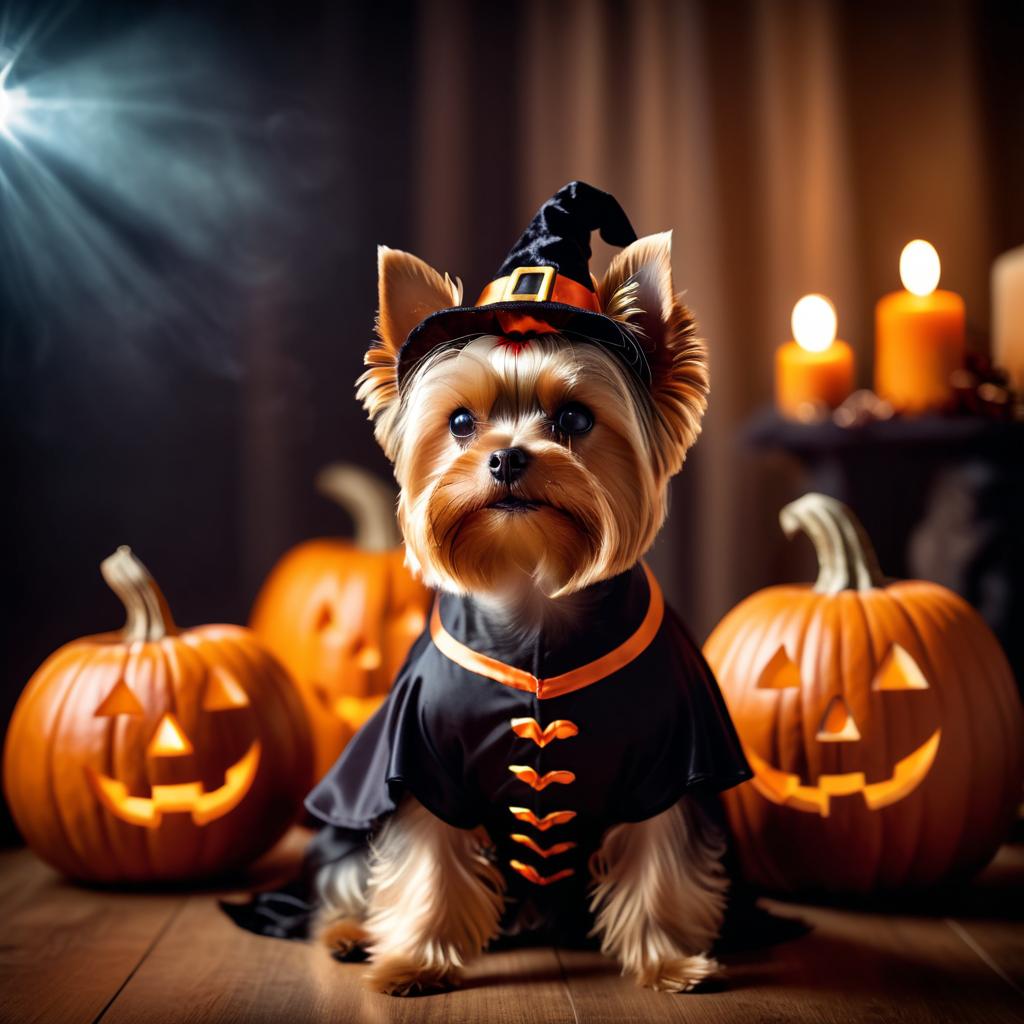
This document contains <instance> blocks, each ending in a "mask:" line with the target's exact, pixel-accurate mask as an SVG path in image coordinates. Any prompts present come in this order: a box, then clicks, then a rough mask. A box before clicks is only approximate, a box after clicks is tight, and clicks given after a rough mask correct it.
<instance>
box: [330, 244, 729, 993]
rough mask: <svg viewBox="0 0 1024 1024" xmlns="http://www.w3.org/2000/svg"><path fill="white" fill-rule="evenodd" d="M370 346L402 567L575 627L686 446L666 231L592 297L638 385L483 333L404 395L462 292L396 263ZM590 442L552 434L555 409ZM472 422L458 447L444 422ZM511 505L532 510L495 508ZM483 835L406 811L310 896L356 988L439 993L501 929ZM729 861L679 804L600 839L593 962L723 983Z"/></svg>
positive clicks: (693, 347)
mask: <svg viewBox="0 0 1024 1024" xmlns="http://www.w3.org/2000/svg"><path fill="white" fill-rule="evenodd" d="M379 278H380V281H379V286H380V313H379V319H378V325H377V331H378V340H377V341H376V342H375V343H374V344H373V345H372V346H371V348H370V350H369V351H368V352H367V354H366V364H367V366H368V369H367V370H366V372H365V373H364V374H363V376H362V377H361V378H360V381H359V385H358V396H359V397H360V398H361V399H362V401H363V404H364V406H365V408H366V409H367V412H368V413H369V415H370V417H371V419H372V420H373V422H374V429H375V433H376V436H377V439H378V441H379V442H380V444H381V446H382V447H383V449H384V451H385V452H386V454H387V455H388V457H389V458H390V459H391V461H392V462H393V463H394V467H395V476H396V478H397V480H398V482H399V484H400V487H401V496H400V499H399V508H398V514H399V521H400V524H401V527H402V531H403V534H404V536H405V541H406V548H407V552H408V561H409V564H410V566H411V567H412V569H413V570H414V571H415V572H417V573H418V574H419V575H420V576H421V577H422V578H423V579H424V580H425V582H427V583H428V584H429V585H431V586H435V587H439V588H443V589H446V590H448V591H451V592H454V593H460V594H467V593H468V594H472V595H473V596H474V598H476V599H478V600H480V601H481V602H483V603H485V604H486V605H488V607H490V608H492V609H497V610H498V611H500V613H501V614H502V615H503V616H504V617H505V620H506V621H508V622H509V623H510V628H514V629H516V630H518V631H520V632H531V631H533V630H536V629H539V628H542V627H543V628H544V629H545V630H546V631H547V632H548V633H550V632H551V631H552V630H557V629H558V626H559V624H560V623H561V624H563V625H564V624H566V623H571V622H573V621H575V619H576V616H578V615H580V614H581V607H580V604H581V602H583V601H585V600H586V595H585V594H581V593H580V592H581V591H583V590H584V588H586V587H588V586H590V585H591V584H593V583H597V582H599V581H601V580H606V579H609V578H610V577H612V576H615V575H616V574H618V573H621V572H624V571H625V570H627V569H629V568H630V567H632V566H633V565H635V564H636V562H637V561H638V560H639V559H640V558H641V557H642V555H643V554H644V553H645V551H646V550H647V549H648V548H649V547H650V545H651V543H652V542H653V540H654V537H655V535H656V534H657V532H658V530H659V529H660V527H661V525H662V522H663V521H664V518H665V513H666V501H667V487H668V481H669V479H670V477H671V476H672V475H673V474H674V473H676V472H677V471H678V470H679V469H680V467H681V466H682V464H683V460H684V458H685V455H686V452H687V449H688V448H689V447H690V445H691V444H692V443H693V442H694V440H695V439H696V437H697V434H698V433H699V430H700V420H701V416H702V414H703V412H704V408H705V404H706V399H707V391H708V377H707V361H706V356H705V350H704V346H703V343H702V342H701V341H700V340H699V339H698V338H696V337H695V335H694V329H693V321H692V318H691V316H690V314H689V312H688V310H687V309H686V307H685V306H684V305H683V303H682V301H681V300H680V298H679V297H678V296H676V295H675V293H674V291H673V288H672V276H671V251H670V235H668V234H662V235H653V236H650V237H648V238H643V239H640V240H639V241H637V242H634V243H633V244H632V245H630V246H629V247H627V248H626V249H624V250H623V251H622V252H621V253H620V254H619V255H618V256H616V257H615V259H614V260H613V261H612V263H611V266H610V267H609V269H608V272H607V274H606V275H605V277H604V280H603V281H602V282H601V284H600V291H599V294H600V299H601V305H602V309H604V310H605V312H606V313H607V314H608V315H610V316H613V317H614V318H616V319H617V320H619V321H620V322H621V324H622V325H623V329H624V330H629V331H632V332H634V334H635V336H636V338H637V340H638V342H639V343H640V345H641V347H642V348H643V349H644V351H645V353H646V355H647V358H648V361H649V363H650V366H651V371H652V378H653V382H652V385H651V387H650V389H648V388H646V387H645V386H644V385H643V384H641V383H640V382H639V381H638V379H637V378H636V377H635V376H634V375H633V374H632V373H631V372H630V371H629V370H628V369H627V368H626V367H625V366H623V364H621V363H620V362H619V361H618V360H617V359H616V358H615V357H614V356H613V355H611V354H609V353H608V352H606V351H605V350H604V349H603V348H601V347H599V346H597V345H594V344H591V343H589V342H586V341H581V340H573V339H571V338H568V337H562V336H558V335H547V336H542V337H536V338H531V339H530V340H529V343H528V344H516V343H515V342H514V341H512V340H510V339H507V338H499V337H493V336H483V337H481V336H475V337H470V338H466V339H460V340H458V341H456V342H454V343H453V344H451V345H449V346H445V347H443V348H440V349H435V350H434V351H432V352H430V353H429V354H428V355H427V356H426V357H424V358H423V359H421V360H420V362H419V363H418V364H417V365H416V366H415V367H413V368H412V369H411V371H410V372H409V374H408V375H407V376H406V378H405V380H404V381H403V384H402V388H401V390H399V386H398V377H397V358H398V350H399V348H400V346H401V345H402V342H403V341H404V340H405V338H406V336H407V335H408V333H409V331H410V330H411V329H412V328H413V327H414V326H415V325H416V324H417V323H419V322H420V321H421V320H422V319H423V318H424V317H426V316H427V315H429V314H430V313H432V312H434V311H436V310H439V309H443V308H447V307H449V306H452V305H457V304H459V302H460V300H461V285H459V284H458V283H457V282H455V283H453V282H452V281H451V279H450V278H448V277H447V276H442V275H440V274H438V273H437V272H436V271H435V270H433V269H432V268H430V267H429V266H428V265H427V264H425V263H424V262H423V261H421V260H419V259H417V258H416V257H415V256H411V255H409V254H408V253H403V252H397V251H395V250H390V249H386V248H382V249H381V250H380V253H379ZM570 400H571V401H573V402H580V403H583V404H584V405H586V406H587V407H588V408H589V409H590V410H592V411H593V413H594V425H593V427H592V429H591V430H590V431H589V432H588V433H586V434H584V435H582V436H580V437H577V438H565V437H560V436H559V435H558V432H557V429H556V428H555V427H554V426H553V418H554V417H555V414H556V411H557V410H558V409H559V408H560V407H561V406H562V405H564V404H565V403H566V402H568V401H570ZM460 408H465V409H468V410H469V411H470V412H471V413H472V414H473V417H474V419H475V421H476V429H475V431H474V433H473V434H472V435H471V436H470V437H468V438H465V439H461V440H460V439H458V438H455V437H453V436H452V434H451V432H450V431H449V417H450V416H451V414H452V412H453V411H454V410H456V409H460ZM511 447H517V448H520V449H522V450H523V451H525V452H526V453H527V454H528V456H529V464H528V467H527V469H526V471H525V473H524V474H523V475H522V477H521V478H520V479H518V480H516V481H515V482H513V483H511V484H504V483H499V482H497V481H495V480H494V479H493V478H492V476H491V474H490V472H489V471H488V469H487V460H488V457H489V455H490V453H491V452H493V451H495V450H497V449H500V448H511ZM503 497H514V498H519V499H521V500H523V501H528V502H530V503H531V508H530V510H529V511H527V512H522V511H508V510H506V509H503V508H497V507H494V503H495V502H496V501H499V500H501V499H502V498H503ZM486 847H487V837H486V835H483V834H479V833H476V832H466V831H462V830H459V829H455V828H452V827H451V826H449V825H447V824H445V823H444V822H442V821H440V820H439V819H437V818H435V817H434V816H433V815H431V814H430V813H429V812H427V811H426V810H425V809H424V808H423V807H422V806H421V805H420V804H419V803H418V802H417V801H416V800H415V799H413V798H412V797H406V798H405V799H404V800H403V802H402V804H401V805H400V807H399V808H398V810H397V811H396V813H395V814H394V815H392V816H391V817H390V818H389V819H388V820H387V822H386V823H385V824H384V825H383V827H382V828H381V830H380V832H379V834H378V835H376V836H375V837H374V838H373V840H372V841H371V843H370V845H369V847H368V850H367V857H366V860H363V861H361V860H360V859H359V858H358V857H349V858H347V859H346V860H345V861H342V862H341V863H340V864H339V865H337V866H332V867H330V868H327V869H324V871H323V872H322V873H321V877H320V879H319V889H320V898H321V903H322V905H323V908H324V909H323V911H322V913H321V915H320V924H319V929H318V930H319V935H320V938H321V939H322V941H323V942H324V943H325V944H327V945H328V946H330V947H332V948H333V949H337V950H342V951H345V950H348V949H349V948H351V947H352V946H353V945H356V944H360V945H365V946H366V948H367V951H368V953H369V955H370V962H371V964H370V972H369V975H368V981H369V983H370V985H371V986H372V987H373V988H375V989H377V990H379V991H382V992H391V993H395V994H399V993H407V992H412V991H417V990H423V989H434V988H438V987H445V986H448V985H449V984H451V983H452V982H453V981H455V980H456V979H457V977H458V972H459V969H460V968H461V966H462V965H463V964H464V963H465V962H466V961H467V960H469V959H470V958H472V957H473V956H475V955H476V954H478V953H479V952H480V951H481V950H482V949H483V948H484V947H485V946H486V945H487V943H488V941H489V940H490V939H491V938H492V937H493V936H494V935H495V934H496V932H497V928H498V921H499V918H500V914H501V910H502V905H503V889H504V881H503V878H502V875H501V873H500V872H499V871H498V870H497V868H496V867H495V866H494V864H493V863H492V862H491V860H489V859H488V856H487V849H486ZM720 856H721V844H720V841H719V839H718V838H717V837H716V836H715V835H712V834H711V832H710V830H709V829H708V828H707V827H706V826H705V825H702V824H701V823H700V822H698V820H697V812H696V810H695V809H694V808H692V807H691V806H690V805H689V803H688V801H687V800H686V799H685V798H684V799H683V800H682V801H680V802H679V803H678V804H676V805H675V806H674V807H671V808H669V809H668V810H667V811H665V812H663V813H662V814H659V815H658V816H656V817H654V818H651V819H649V820H647V821H643V822H640V823H637V824H627V825H619V826H616V827H614V828H612V829H610V830H609V831H608V833H607V834H606V836H605V837H604V840H603V843H602V846H601V848H600V850H599V851H598V853H597V854H596V855H595V856H594V857H593V858H592V862H591V873H592V876H593V888H592V903H591V909H592V910H593V912H594V914H595V922H596V924H595V931H596V933H597V934H598V935H600V937H601V941H602V949H603V950H604V952H605V953H607V954H608V955H609V956H613V957H615V958H616V959H617V960H618V961H619V963H620V964H621V965H622V968H623V971H624V972H626V973H629V974H631V975H633V977H635V978H636V980H637V981H638V982H639V983H640V984H642V985H647V986H650V987H652V988H655V989H659V990H664V991H671V992H680V991H685V990H687V989H689V988H692V987H693V986H694V985H695V984H697V983H698V982H699V981H700V980H701V979H702V978H704V977H706V976H707V975H708V974H710V973H712V972H713V971H714V970H715V967H716V965H715V963H714V961H713V960H711V959H710V958H709V957H708V956H707V953H708V950H709V949H710V947H711V945H712V943H713V941H714V939H715V937H716V935H717V933H718V928H719V925H720V922H721V917H722V910H723V902H724V890H725V886H726V881H725V877H724V874H723V872H722V870H721V868H720Z"/></svg>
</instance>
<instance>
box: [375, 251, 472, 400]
mask: <svg viewBox="0 0 1024 1024" xmlns="http://www.w3.org/2000/svg"><path fill="white" fill-rule="evenodd" d="M377 296H378V311H377V340H376V341H374V342H373V344H372V345H370V347H369V349H368V350H367V352H366V356H365V357H364V359H363V362H364V363H365V364H366V366H367V370H366V371H365V372H364V373H363V375H362V376H361V377H360V378H359V386H358V390H357V391H356V395H357V397H358V398H359V399H360V401H362V403H363V408H364V409H365V410H366V411H367V413H369V415H370V419H372V420H377V418H378V417H379V416H380V414H381V413H382V412H384V410H385V409H387V408H388V407H390V406H393V405H394V404H395V401H396V399H397V398H398V350H399V349H400V348H401V347H402V344H403V343H404V341H405V339H406V338H407V337H408V336H409V332H410V331H411V330H412V329H413V328H414V327H415V326H416V325H417V324H418V323H419V322H420V321H421V320H423V319H424V318H425V317H428V316H429V315H430V314H431V313H436V312H437V310H439V309H447V308H448V307H450V306H457V305H459V303H460V302H461V301H462V283H461V282H460V281H459V280H458V279H456V280H455V281H452V280H451V278H450V277H448V275H447V274H445V275H444V276H442V275H441V274H439V273H438V272H437V271H436V270H434V268H433V267H431V266H429V265H428V264H426V263H424V262H423V260H421V259H419V257H417V256H413V255H412V254H411V253H408V252H401V251H400V250H399V249H389V248H388V247H387V246H385V245H381V246H379V247H378V248H377Z"/></svg>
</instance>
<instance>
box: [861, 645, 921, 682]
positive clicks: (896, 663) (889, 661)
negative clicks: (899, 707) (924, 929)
mask: <svg viewBox="0 0 1024 1024" xmlns="http://www.w3.org/2000/svg"><path fill="white" fill-rule="evenodd" d="M871 688H872V689H873V690H927V689H928V680H927V679H925V677H924V673H923V672H922V671H921V666H920V665H918V663H917V662H916V661H914V659H913V658H912V657H911V656H910V654H909V653H908V652H907V650H906V648H904V647H900V645H899V644H893V645H892V647H890V648H889V653H888V654H887V655H886V656H885V659H884V660H883V662H882V665H881V668H879V670H878V672H876V673H875V678H874V680H873V681H872V683H871Z"/></svg>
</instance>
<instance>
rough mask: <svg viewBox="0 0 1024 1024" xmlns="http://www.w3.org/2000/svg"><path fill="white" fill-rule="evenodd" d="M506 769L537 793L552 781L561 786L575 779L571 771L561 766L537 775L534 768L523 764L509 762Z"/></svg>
mask: <svg viewBox="0 0 1024 1024" xmlns="http://www.w3.org/2000/svg"><path fill="white" fill-rule="evenodd" d="M508 770H509V771H510V772H511V773H512V774H513V775H514V776H515V777H516V778H517V779H518V780H519V781H520V782H525V783H526V784H527V785H528V786H529V787H530V788H531V789H535V790H537V792H538V793H539V792H540V791H541V790H542V789H547V788H548V786H550V785H551V784H552V783H556V782H557V783H560V784H561V785H563V786H568V785H569V784H570V783H572V782H575V781H576V776H575V775H574V774H573V773H572V772H567V771H564V770H563V769H561V768H560V769H558V770H556V771H553V772H545V773H544V774H543V775H538V774H537V772H536V770H535V769H533V768H530V767H528V766H527V765H525V764H510V765H509V766H508Z"/></svg>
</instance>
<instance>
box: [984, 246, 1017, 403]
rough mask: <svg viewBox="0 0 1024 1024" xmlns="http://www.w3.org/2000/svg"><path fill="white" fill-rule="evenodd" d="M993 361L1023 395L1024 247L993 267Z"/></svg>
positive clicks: (1008, 253)
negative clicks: (1002, 369)
mask: <svg viewBox="0 0 1024 1024" xmlns="http://www.w3.org/2000/svg"><path fill="white" fill-rule="evenodd" d="M992 361H993V362H994V363H995V364H996V366H1001V367H1003V368H1004V369H1005V370H1006V371H1007V372H1008V373H1009V374H1010V386H1011V387H1012V388H1013V389H1014V390H1015V391H1017V392H1020V393H1024V245H1022V246H1021V247H1020V248H1019V249H1011V250H1010V251H1009V252H1004V253H1003V255H1002V256H1000V257H999V258H998V259H997V260H996V261H995V263H993V264H992Z"/></svg>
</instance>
